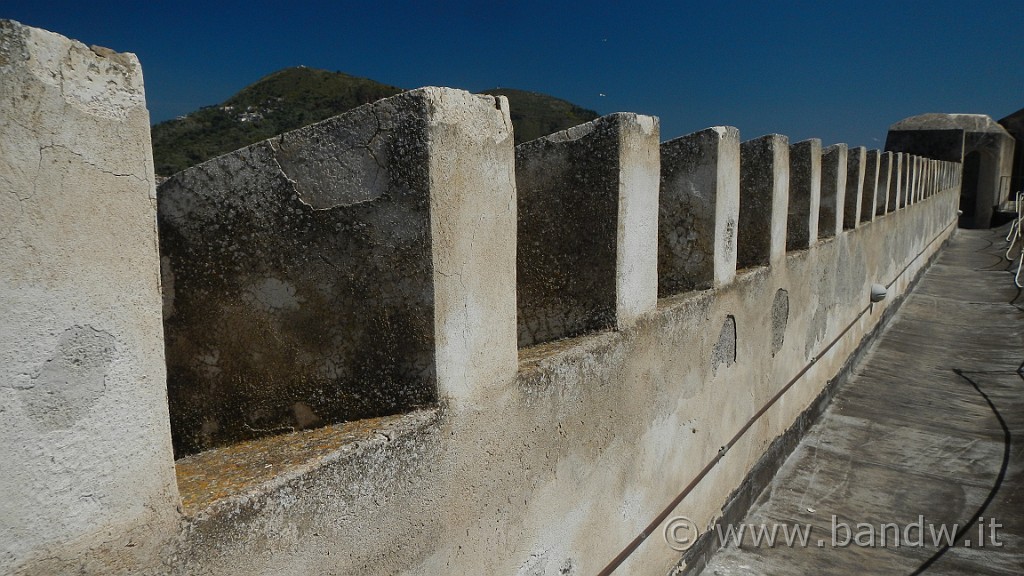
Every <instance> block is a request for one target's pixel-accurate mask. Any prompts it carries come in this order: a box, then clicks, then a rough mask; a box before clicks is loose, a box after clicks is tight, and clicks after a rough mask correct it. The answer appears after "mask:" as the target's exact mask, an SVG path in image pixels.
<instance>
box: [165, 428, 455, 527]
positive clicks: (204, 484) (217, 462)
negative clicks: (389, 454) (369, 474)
mask: <svg viewBox="0 0 1024 576" xmlns="http://www.w3.org/2000/svg"><path fill="white" fill-rule="evenodd" d="M437 416H438V410H436V409H427V410H418V411H415V412H410V413H406V414H399V415H395V416H383V417H380V418H368V419H365V420H356V421H353V422H344V423H341V424H335V425H333V426H326V427H323V428H317V429H314V430H302V431H299V432H293V433H289V434H281V435H278V436H270V437H266V438H260V439H258V440H252V441H249V442H240V443H238V444H233V445H231V446H226V447H223V448H217V449H214V450H208V451H206V452H202V453H200V454H195V455H193V456H188V457H185V458H182V459H180V460H178V461H177V462H175V469H176V472H177V477H178V491H179V492H180V494H181V504H182V509H183V512H184V514H185V515H186V516H189V517H193V516H195V515H196V514H198V513H200V512H202V511H204V510H206V509H207V508H209V507H210V506H212V505H213V504H215V503H217V502H219V501H222V500H224V499H227V498H230V497H232V496H243V495H246V494H250V493H253V492H262V491H265V490H269V489H272V487H273V486H275V485H276V484H277V483H279V482H281V481H286V480H288V479H290V478H294V477H296V476H299V475H302V474H304V473H307V472H309V471H312V470H314V469H316V468H319V467H320V466H322V465H324V464H327V463H330V462H333V461H336V460H338V459H340V458H344V457H346V456H349V455H354V454H356V453H357V452H358V451H359V450H360V448H362V447H364V445H365V444H366V443H387V442H391V441H393V440H394V439H395V438H396V437H397V436H399V435H403V434H406V433H410V432H412V431H415V430H418V429H421V428H423V427H424V426H429V425H430V424H432V423H433V422H435V421H436V420H437Z"/></svg>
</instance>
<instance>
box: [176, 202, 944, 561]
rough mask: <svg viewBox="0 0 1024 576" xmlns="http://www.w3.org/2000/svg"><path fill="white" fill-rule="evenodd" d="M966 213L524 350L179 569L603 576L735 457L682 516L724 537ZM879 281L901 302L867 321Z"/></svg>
mask: <svg viewBox="0 0 1024 576" xmlns="http://www.w3.org/2000/svg"><path fill="white" fill-rule="evenodd" d="M933 192H934V191H933ZM956 198H957V191H956V190H955V189H953V188H947V189H945V190H943V191H941V192H937V193H935V194H933V195H932V196H930V197H929V198H927V199H925V200H923V201H921V202H918V203H917V204H915V205H913V206H909V207H907V208H905V209H903V210H899V211H896V212H893V213H890V214H886V215H884V216H880V217H878V218H876V219H875V220H873V221H868V222H865V223H863V224H861V225H860V226H859V227H858V228H857V229H856V230H851V231H846V232H844V233H842V234H839V235H838V236H836V237H834V238H832V239H829V240H822V241H819V242H817V243H816V244H814V245H813V246H811V247H810V248H808V249H804V250H800V251H797V252H793V253H789V254H787V255H786V257H785V258H783V259H782V260H781V261H779V262H778V263H775V264H772V265H770V266H760V267H756V268H753V269H750V270H746V271H740V272H739V273H738V274H737V276H736V278H735V279H734V280H733V281H732V282H730V283H728V284H726V285H724V286H721V287H719V288H715V289H709V290H704V291H699V292H687V293H682V294H678V295H675V296H671V297H668V298H662V299H660V300H659V302H658V309H657V311H656V312H653V313H652V314H649V315H648V316H647V317H646V318H644V319H642V320H641V321H640V322H639V323H637V324H636V325H635V326H633V327H632V328H630V329H627V330H622V331H605V332H602V333H598V334H590V335H584V336H581V337H578V338H571V339H565V340H560V341H558V342H554V343H548V344H543V345H540V346H533V347H527V348H523V349H521V350H520V361H519V370H518V375H517V376H516V377H515V379H514V380H512V381H509V382H506V383H504V384H502V385H500V386H494V387H491V388H490V393H489V394H487V395H481V396H479V397H478V402H477V403H476V404H474V405H473V406H471V407H467V408H466V409H462V410H441V411H437V412H427V413H415V414H410V415H407V416H404V417H402V420H401V421H403V422H405V424H403V425H402V426H393V425H391V426H387V427H385V426H380V427H379V428H378V429H379V430H381V432H380V433H379V434H378V435H376V436H374V437H369V438H368V439H367V440H365V441H360V442H359V443H358V444H356V445H353V446H352V447H351V448H350V449H345V448H340V449H338V450H337V451H336V452H335V454H337V455H336V456H332V457H331V459H329V460H327V461H324V462H323V463H318V464H316V465H314V466H313V467H312V469H311V470H308V471H303V472H301V473H300V474H298V475H282V476H279V477H277V478H275V479H273V480H269V481H267V482H265V483H262V484H259V485H257V486H256V487H255V488H252V489H250V490H247V491H241V492H239V493H238V494H237V495H234V496H228V497H224V498H220V499H218V500H216V501H215V502H214V503H212V504H206V505H204V506H202V507H199V508H196V509H195V510H194V511H193V512H192V514H194V516H193V519H192V520H190V522H189V528H188V531H187V534H188V536H187V537H186V538H185V540H184V541H183V542H182V549H181V550H180V551H179V558H182V559H184V560H183V561H184V564H183V565H182V566H180V567H179V568H180V571H181V573H183V574H184V573H190V572H194V571H200V570H205V571H208V572H209V573H212V574H229V573H233V572H235V571H238V570H240V569H244V570H246V571H251V572H256V573H260V572H270V571H282V572H285V573H314V572H329V571H335V572H338V573H360V574H394V573H403V572H404V573H417V574H460V573H488V574H550V575H556V574H581V575H582V574H595V573H598V572H599V571H601V570H602V569H603V568H605V567H606V566H607V565H608V563H609V562H611V560H612V559H613V558H614V557H615V555H616V554H618V553H619V552H620V551H622V550H624V549H626V547H627V545H628V544H629V543H630V542H631V541H632V540H633V539H634V538H636V537H637V536H638V535H640V534H641V533H643V532H645V531H646V530H647V526H648V524H649V523H650V522H651V521H652V520H653V519H654V518H655V517H657V516H658V514H659V513H661V512H662V511H663V510H664V509H665V508H666V506H668V505H669V503H671V502H672V501H673V499H674V498H675V496H676V495H677V494H678V493H679V491H680V490H681V489H682V487H684V486H686V485H687V484H689V483H690V482H691V481H692V480H693V479H694V478H695V477H696V475H697V474H698V473H699V472H700V471H701V469H702V468H703V467H704V466H705V465H706V464H707V463H708V462H711V461H712V460H713V459H714V458H715V457H716V456H717V454H718V452H719V449H720V448H721V447H722V446H724V445H726V444H731V448H730V449H729V450H728V452H727V453H726V455H725V456H724V458H723V459H722V460H721V461H720V462H719V463H718V465H717V466H715V467H714V468H712V470H711V471H710V473H709V474H708V475H707V476H705V477H704V478H703V479H702V480H701V481H700V482H699V483H698V484H697V485H696V488H695V489H694V490H693V491H692V492H691V493H690V494H689V496H687V497H686V498H684V499H683V500H682V502H681V503H680V504H679V506H678V507H676V508H674V509H673V510H672V512H671V514H670V516H674V515H683V516H687V517H689V518H691V519H693V520H694V521H696V522H697V523H698V525H700V526H704V525H707V524H710V523H713V520H714V519H715V518H716V517H717V516H718V515H720V514H721V507H722V506H723V504H724V503H725V502H726V501H727V499H728V496H729V494H730V493H731V492H732V491H733V490H734V489H735V488H736V487H738V486H739V485H740V482H741V481H742V480H743V478H744V476H745V475H746V474H747V472H748V471H749V470H750V469H751V467H752V466H753V465H754V463H755V462H756V461H757V460H758V458H759V457H760V456H761V454H762V453H763V451H764V449H765V448H766V447H767V446H768V444H769V443H770V442H771V441H772V440H773V439H774V438H776V437H777V436H778V435H779V434H781V433H782V432H783V431H784V430H786V428H787V427H788V426H789V425H790V424H791V423H792V422H793V421H794V419H795V418H796V416H797V415H798V414H799V413H800V412H801V411H802V410H804V409H805V408H806V407H807V406H808V405H809V404H810V403H811V402H812V401H813V400H814V399H815V398H816V397H817V395H818V394H819V393H820V392H821V390H822V388H823V386H824V385H825V383H826V382H827V381H828V380H829V379H830V378H833V377H835V375H836V374H837V373H838V372H839V371H840V370H841V369H842V368H843V366H844V363H845V362H846V360H847V359H848V358H849V357H850V355H851V354H852V352H853V351H854V350H855V349H856V348H857V347H858V346H859V345H861V344H862V343H863V339H864V337H865V335H867V334H869V333H870V332H871V331H872V330H874V329H875V328H876V327H877V326H878V323H879V322H880V320H881V319H882V318H883V316H884V314H885V311H886V310H887V309H888V308H889V307H890V306H893V305H895V304H896V303H898V301H899V298H900V296H901V295H902V294H903V293H904V291H905V290H906V288H907V286H908V284H909V283H910V281H911V280H912V279H913V278H915V277H916V275H917V274H918V273H919V272H920V271H922V270H923V269H924V267H925V265H926V263H927V262H928V260H929V258H930V256H931V255H932V254H934V252H935V251H936V250H938V249H939V248H940V247H941V245H942V241H943V239H945V238H947V237H948V236H949V235H950V234H952V233H953V231H954V229H955V214H956ZM872 283H881V284H883V285H887V286H888V288H889V294H890V296H889V298H887V299H886V300H885V301H883V302H881V303H878V304H874V305H872V304H870V302H869V289H870V285H871V284H872ZM805 369H806V372H803V371H804V370H805ZM802 372H803V373H802ZM801 373H802V374H801ZM794 379H795V381H794ZM791 381H792V382H793V384H792V387H790V388H789V389H788V390H787V391H786V392H785V393H784V394H782V396H781V398H780V399H779V400H778V401H776V402H774V403H772V404H770V405H769V406H768V408H767V410H766V411H765V412H764V413H763V414H762V415H760V416H759V417H755V415H756V414H757V413H758V411H759V410H760V409H761V408H762V407H764V406H765V405H766V404H768V403H769V402H771V399H772V397H773V396H774V395H775V394H777V393H779V392H780V391H781V390H782V389H783V388H784V387H785V386H787V385H788V384H789V383H790V382H791ZM748 425H749V428H748V429H747V432H746V433H745V434H742V435H740V436H739V437H737V436H736V435H737V433H738V432H739V431H740V430H741V429H743V427H744V426H748ZM269 440H273V439H268V441H269ZM273 445H274V444H273V443H270V444H260V445H259V446H253V447H251V448H250V450H253V451H260V450H264V449H266V448H264V447H265V446H273ZM215 456H216V451H214V452H213V453H208V454H200V455H198V456H196V457H194V458H195V459H194V460H192V461H190V465H194V466H196V467H198V468H200V469H202V466H203V465H204V464H202V462H204V461H205V462H216V458H215ZM663 528H664V527H663V526H661V525H659V526H657V527H656V528H655V529H654V530H652V531H650V532H649V534H650V536H649V537H648V538H647V539H646V540H644V541H643V543H642V544H641V545H640V546H639V547H638V548H637V549H636V551H635V552H633V553H632V554H631V555H630V556H629V557H628V559H627V561H626V562H625V564H624V565H623V566H622V567H621V568H620V572H617V573H623V574H651V573H666V572H668V570H669V569H670V568H671V566H672V565H673V564H674V563H675V562H676V561H677V560H678V555H677V553H676V552H675V551H673V550H672V549H670V548H669V547H668V546H667V545H666V544H665V542H664V540H663V538H662V535H661V531H662V530H663ZM339 543H343V544H339Z"/></svg>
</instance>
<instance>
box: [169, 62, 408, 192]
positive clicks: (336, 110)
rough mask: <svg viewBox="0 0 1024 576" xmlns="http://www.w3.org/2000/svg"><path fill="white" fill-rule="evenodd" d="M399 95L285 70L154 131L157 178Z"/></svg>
mask: <svg viewBox="0 0 1024 576" xmlns="http://www.w3.org/2000/svg"><path fill="white" fill-rule="evenodd" d="M401 91H402V89H401V88H398V87H395V86H388V85H386V84H381V83H379V82H375V81H373V80H369V79H366V78H357V77H355V76H349V75H348V74H342V73H341V72H329V71H327V70H316V69H313V68H306V67H301V66H300V67H298V68H285V69H284V70H280V71H277V72H274V73H273V74H271V75H269V76H266V77H264V78H262V79H261V80H259V81H258V82H256V83H255V84H253V85H251V86H248V87H246V88H243V89H242V90H241V91H240V92H239V93H238V94H235V95H234V96H232V97H231V98H228V99H227V100H226V101H224V102H223V103H222V104H220V105H218V106H206V107H203V108H200V109H199V110H197V111H195V112H193V113H191V114H189V115H187V116H184V117H181V118H178V119H176V120H168V121H166V122H161V123H159V124H157V125H155V126H153V128H152V136H153V160H154V164H155V168H156V173H157V174H158V175H161V176H169V175H171V174H173V173H175V172H178V171H180V170H184V169H185V168H188V167H189V166H193V165H195V164H198V163H200V162H203V161H205V160H209V159H210V158H213V157H215V156H220V155H221V154H226V153H228V152H231V151H232V150H237V149H239V148H242V147H243V146H248V145H249V144H252V143H253V142H259V141H260V140H264V139H266V138H270V137H271V136H276V135H277V134H280V133H282V132H287V131H289V130H294V129H295V128H300V127H302V126H305V125H307V124H312V123H314V122H319V121H320V120H323V119H325V118H330V117H331V116H334V115H336V114H341V113H342V112H346V111H348V110H351V109H353V108H355V107H357V106H361V105H363V104H367V103H369V102H375V101H377V100H380V99H381V98H387V97H388V96H394V95H395V94H398V93H399V92H401Z"/></svg>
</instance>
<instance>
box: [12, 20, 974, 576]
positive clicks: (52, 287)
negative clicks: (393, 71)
mask: <svg viewBox="0 0 1024 576" xmlns="http://www.w3.org/2000/svg"><path fill="white" fill-rule="evenodd" d="M0 73H2V74H0V96H2V98H0V142H3V143H5V144H4V145H0V181H2V182H4V183H5V187H7V188H8V190H9V193H6V192H5V194H4V195H0V202H3V209H2V211H0V238H2V239H3V241H2V242H0V262H3V271H2V273H0V302H2V303H3V308H4V310H5V318H4V321H3V322H4V324H3V330H2V332H0V357H2V358H3V359H4V361H3V363H2V368H0V370H2V372H0V394H2V395H3V398H2V400H0V414H3V418H4V420H5V422H6V423H7V425H5V426H4V427H3V429H2V432H0V440H2V442H0V446H2V448H0V451H2V454H3V456H4V462H5V466H4V468H3V470H4V471H3V472H0V489H2V490H3V491H4V493H5V494H7V495H8V497H7V498H6V499H4V500H3V501H2V502H0V517H4V518H7V519H8V521H6V522H4V523H3V531H2V532H0V571H3V572H5V573H8V572H9V573H15V574H51V573H72V572H74V573H79V572H84V573H94V574H111V573H125V574H128V573H132V574H138V573H151V574H164V573H180V574H195V573H202V574H237V573H243V572H247V573H284V574H307V573H338V574H396V573H416V574H459V573H489V574H509V573H518V574H593V573H598V572H601V571H602V570H610V569H612V568H614V567H618V569H619V572H617V573H623V574H625V573H636V574H647V573H651V572H659V571H660V572H668V571H669V570H671V569H672V568H673V566H676V565H677V564H679V565H680V566H685V565H686V564H687V562H688V560H685V559H684V560H682V562H681V560H680V554H679V553H678V552H675V551H674V550H672V549H671V548H669V547H668V546H667V545H666V544H665V543H664V542H663V541H662V540H661V538H660V536H658V535H657V533H656V531H657V530H660V522H663V521H664V519H665V517H666V516H667V515H668V513H669V512H672V513H675V514H681V515H685V516H687V517H689V518H691V519H693V520H694V521H696V522H697V523H699V524H702V525H709V524H712V523H713V522H714V520H715V519H716V518H718V517H721V516H722V514H723V513H727V511H728V510H729V509H730V508H731V507H735V506H741V505H742V503H743V502H744V498H746V497H749V492H750V490H751V489H752V488H751V487H752V486H756V483H757V474H758V471H759V470H765V469H768V468H770V466H771V465H772V462H774V461H775V460H777V459H778V457H779V454H783V456H784V452H785V449H786V445H787V442H789V441H790V440H791V438H792V437H794V436H799V433H800V431H801V430H802V427H804V426H806V425H807V422H808V421H809V419H813V416H814V414H815V413H816V412H815V411H816V410H818V409H820V406H821V405H822V404H823V403H824V402H826V401H827V399H828V397H829V395H830V393H831V390H832V389H834V387H835V385H836V384H837V382H839V381H840V380H841V379H842V378H843V376H844V374H845V373H846V371H847V370H848V369H849V367H850V366H851V365H852V363H853V362H854V361H855V360H856V358H857V356H858V353H859V352H860V351H862V350H863V349H864V347H865V345H866V343H868V342H869V341H870V338H871V337H872V335H874V334H875V333H877V332H878V330H879V329H880V328H881V327H883V326H884V323H885V321H886V319H887V318H888V317H889V316H890V315H891V314H892V313H893V312H894V311H895V310H896V307H897V306H898V304H899V302H900V301H901V299H902V297H903V295H904V294H905V292H906V291H907V289H908V288H909V287H910V286H911V284H912V283H913V281H914V280H915V278H916V277H917V276H918V274H919V273H920V272H922V271H923V270H924V269H925V268H926V267H927V265H928V263H929V262H930V259H931V257H932V256H933V255H934V254H935V252H936V251H937V250H938V249H939V248H940V247H941V245H942V243H943V241H944V240H945V239H946V238H948V237H949V236H950V235H951V234H952V233H953V232H954V230H955V226H956V220H957V202H958V195H959V188H960V177H961V167H960V164H958V163H952V162H946V161H939V160H932V159H927V158H922V157H917V156H912V155H908V154H903V153H892V152H884V153H883V152H880V151H878V150H866V149H864V148H858V147H852V148H851V147H848V146H846V145H845V144H835V145H829V146H823V143H822V142H821V141H819V140H816V139H812V140H806V141H803V142H797V143H793V144H791V143H790V142H789V141H788V139H787V138H786V137H785V136H781V135H768V136H763V137H759V138H755V139H752V140H747V141H743V140H742V139H741V136H740V133H739V131H738V130H737V129H736V128H732V127H713V128H708V129H706V130H702V131H699V132H696V133H694V134H690V135H686V136H682V137H680V138H676V139H672V140H669V141H666V142H661V141H660V134H659V123H658V119H657V118H655V117H650V116H642V115H637V114H629V113H618V114H611V115H608V116H604V117H601V118H599V119H597V120H594V121H592V122H589V123H587V124H584V125H581V126H577V127H574V128H571V129H569V130H566V131H563V132H559V133H556V134H553V135H550V136H547V137H545V138H541V139H538V140H535V141H532V142H526V143H523V144H521V145H519V146H514V144H513V133H512V124H511V121H510V119H509V107H508V103H507V101H506V100H505V99H504V98H503V97H492V96H479V95H472V94H469V93H466V92H463V91H460V90H454V89H450V88H434V87H431V88H421V89H418V90H413V91H410V92H406V93H403V94H400V95H397V96H394V97H391V98H387V99H384V100H380V101H378V102H375V103H372V104H368V105H365V106H362V107H360V108H357V109H355V110H352V111H351V112H348V113H346V114H342V115H339V116H336V117H334V118H330V119H328V120H325V121H323V122H320V123H318V124H314V125H311V126H307V127H304V128H301V129H298V130H295V131H292V132H289V133H286V134H282V135H280V136H277V137H274V138H271V139H269V140H266V141H264V142H260V143H257V144H253V145H252V146H249V147H247V148H244V149H241V150H238V151H235V152H232V153H230V154H227V155H224V156H221V157H219V158H215V159H213V160H210V161H208V162H206V163H203V164H200V165H198V166H195V167H193V168H190V169H188V170H186V171H183V172H181V173H179V174H176V175H174V176H173V177H171V178H170V179H168V180H167V181H166V182H164V183H162V184H161V185H160V187H159V189H156V187H155V185H154V177H153V168H152V159H151V152H150V143H149V136H148V131H149V122H148V114H147V113H146V110H145V104H144V93H143V88H142V76H141V70H140V68H139V66H138V62H137V61H136V60H135V58H134V56H132V55H115V54H111V53H110V52H109V51H106V50H103V49H98V48H92V49H89V48H86V47H85V46H84V45H82V44H79V43H76V42H72V41H69V40H67V39H64V38H62V37H59V36H57V35H54V34H51V33H48V32H44V31H40V30H35V29H31V28H27V27H23V26H21V25H19V24H17V23H13V22H10V21H3V22H0ZM58 76H59V77H60V79H61V81H60V82H56V81H55V80H54V78H57V77H58ZM100 80H102V82H100ZM26 102H28V103H31V104H30V105H27V104H25V103H26ZM154 193H155V195H154ZM873 285H881V286H883V287H885V288H886V289H887V293H888V296H887V298H886V299H884V300H882V301H880V302H871V300H870V298H869V296H870V292H871V287H872V286H873ZM161 295H162V302H161ZM161 311H162V319H163V323H162V324H161V322H160V321H161ZM165 370H166V372H165ZM172 438H173V443H172ZM766 467H768V468H766ZM659 518H660V520H659ZM652 530H653V531H654V532H652ZM652 533H654V534H655V535H654V536H652V537H651V538H646V535H649V534H652ZM680 562H681V563H680Z"/></svg>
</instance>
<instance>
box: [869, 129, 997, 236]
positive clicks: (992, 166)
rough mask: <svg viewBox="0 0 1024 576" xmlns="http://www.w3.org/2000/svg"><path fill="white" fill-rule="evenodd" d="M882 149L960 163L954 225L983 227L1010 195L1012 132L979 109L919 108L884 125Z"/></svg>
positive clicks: (990, 221) (988, 223)
mask: <svg viewBox="0 0 1024 576" xmlns="http://www.w3.org/2000/svg"><path fill="white" fill-rule="evenodd" d="M885 149H886V151H890V152H905V153H909V154H916V155H919V156H926V157H928V158H935V159H938V160H948V161H952V162H962V163H963V184H962V186H961V189H960V211H961V212H963V214H962V215H961V216H960V222H959V224H960V226H961V227H963V228H987V227H989V226H991V225H992V216H993V214H994V213H995V211H996V209H997V207H998V206H999V204H1001V203H1003V202H1005V201H1006V200H1007V199H1008V198H1009V196H1010V176H1011V173H1012V167H1013V149H1014V137H1013V136H1011V135H1010V133H1009V132H1007V131H1006V129H1004V128H1003V127H1002V126H1000V125H999V124H997V123H996V122H995V121H994V120H992V118H990V117H988V116H986V115H984V114H921V115H919V116H911V117H910V118H905V119H903V120H900V121H899V122H897V123H895V124H893V125H892V126H890V127H889V135H888V136H887V137H886V139H885Z"/></svg>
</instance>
